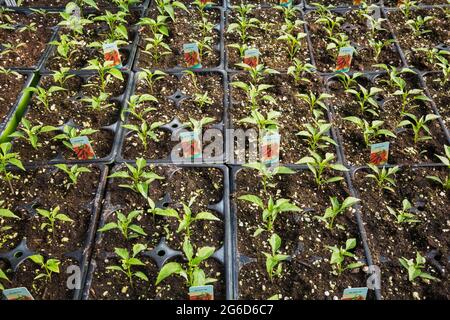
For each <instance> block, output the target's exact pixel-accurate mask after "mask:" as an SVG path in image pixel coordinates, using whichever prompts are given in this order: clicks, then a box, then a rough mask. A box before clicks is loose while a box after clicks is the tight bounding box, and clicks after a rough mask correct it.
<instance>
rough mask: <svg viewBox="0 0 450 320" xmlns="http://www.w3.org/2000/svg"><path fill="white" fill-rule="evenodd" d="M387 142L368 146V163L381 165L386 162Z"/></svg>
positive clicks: (387, 156)
mask: <svg viewBox="0 0 450 320" xmlns="http://www.w3.org/2000/svg"><path fill="white" fill-rule="evenodd" d="M388 158H389V142H381V143H374V144H372V145H371V146H370V163H371V164H374V165H377V166H378V165H383V164H386V163H387V162H388Z"/></svg>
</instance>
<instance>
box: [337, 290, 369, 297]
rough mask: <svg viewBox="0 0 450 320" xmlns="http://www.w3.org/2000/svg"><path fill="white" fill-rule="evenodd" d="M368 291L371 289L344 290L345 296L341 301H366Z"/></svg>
mask: <svg viewBox="0 0 450 320" xmlns="http://www.w3.org/2000/svg"><path fill="white" fill-rule="evenodd" d="M368 291H369V289H368V288H367V287H363V288H347V289H345V290H344V295H343V296H342V299H341V300H366V297H367V292H368Z"/></svg>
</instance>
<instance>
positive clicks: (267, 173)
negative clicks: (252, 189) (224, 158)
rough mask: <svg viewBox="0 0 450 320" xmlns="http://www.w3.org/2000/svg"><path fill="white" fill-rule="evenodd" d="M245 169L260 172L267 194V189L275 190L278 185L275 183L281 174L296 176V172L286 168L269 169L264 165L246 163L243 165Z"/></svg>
mask: <svg viewBox="0 0 450 320" xmlns="http://www.w3.org/2000/svg"><path fill="white" fill-rule="evenodd" d="M242 166H243V167H245V168H251V169H254V170H256V171H257V172H258V176H259V177H261V183H262V185H263V190H264V192H267V187H269V188H275V187H276V185H277V184H276V183H274V182H273V180H274V179H275V177H276V176H277V175H280V174H294V173H295V171H294V170H292V169H290V168H288V167H284V166H276V167H275V168H271V167H267V166H266V165H265V164H264V163H261V162H255V163H246V164H243V165H242Z"/></svg>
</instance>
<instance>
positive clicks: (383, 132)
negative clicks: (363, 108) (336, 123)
mask: <svg viewBox="0 0 450 320" xmlns="http://www.w3.org/2000/svg"><path fill="white" fill-rule="evenodd" d="M344 120H346V121H350V122H352V123H354V124H355V125H356V126H357V127H358V128H359V129H360V130H361V131H362V132H361V133H362V135H363V138H364V143H365V144H366V146H367V147H368V146H369V145H370V144H371V143H372V141H373V140H374V139H376V138H378V137H381V136H383V137H392V138H396V137H397V136H396V135H395V134H394V133H393V132H392V131H389V130H387V129H382V128H381V126H382V125H383V124H384V121H381V120H374V121H372V122H371V123H369V122H368V121H367V120H366V119H361V118H358V117H353V116H352V117H345V118H344Z"/></svg>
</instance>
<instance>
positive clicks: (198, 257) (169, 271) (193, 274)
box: [156, 238, 217, 287]
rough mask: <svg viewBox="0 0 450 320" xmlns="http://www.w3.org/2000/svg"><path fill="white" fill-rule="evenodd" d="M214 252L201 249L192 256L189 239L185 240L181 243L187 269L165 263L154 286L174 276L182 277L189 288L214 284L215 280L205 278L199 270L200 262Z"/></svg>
mask: <svg viewBox="0 0 450 320" xmlns="http://www.w3.org/2000/svg"><path fill="white" fill-rule="evenodd" d="M214 251H215V248H214V247H202V248H200V249H198V250H197V253H196V254H195V256H194V247H193V246H192V244H191V242H190V241H189V239H188V238H185V239H184V242H183V252H184V255H185V256H186V258H187V260H188V262H187V268H183V266H182V264H180V263H178V262H169V263H166V264H165V265H164V266H163V267H162V268H161V270H160V271H159V274H158V277H157V278H156V285H158V284H160V283H161V281H163V280H164V279H166V278H168V277H170V276H171V275H174V274H177V275H179V276H182V277H183V278H184V279H185V280H186V284H187V285H188V286H189V287H192V286H204V285H207V284H209V283H213V282H216V281H217V280H216V279H213V278H207V277H206V275H205V272H204V271H203V270H202V269H201V268H200V265H201V264H202V262H203V261H205V260H207V259H208V258H209V257H211V256H212V255H213V254H214Z"/></svg>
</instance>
